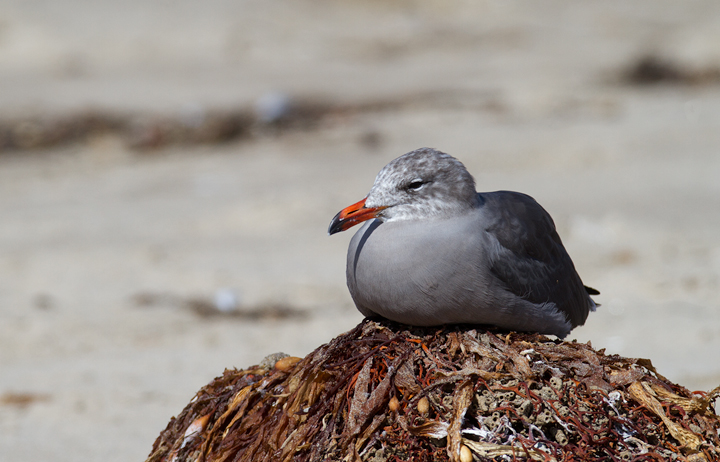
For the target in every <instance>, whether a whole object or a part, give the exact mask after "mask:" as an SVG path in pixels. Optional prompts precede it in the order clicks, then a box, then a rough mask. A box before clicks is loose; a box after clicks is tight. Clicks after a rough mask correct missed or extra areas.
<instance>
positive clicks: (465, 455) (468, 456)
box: [460, 444, 473, 462]
mask: <svg viewBox="0 0 720 462" xmlns="http://www.w3.org/2000/svg"><path fill="white" fill-rule="evenodd" d="M472 461H473V455H472V451H471V450H470V448H468V447H467V446H465V445H464V444H461V445H460V462H472Z"/></svg>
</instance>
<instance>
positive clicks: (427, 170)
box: [328, 148, 599, 338]
mask: <svg viewBox="0 0 720 462" xmlns="http://www.w3.org/2000/svg"><path fill="white" fill-rule="evenodd" d="M366 220H371V221H368V222H367V223H365V225H364V226H363V227H362V228H360V230H359V231H358V232H357V233H356V234H355V236H354V237H353V238H352V240H351V241H350V247H349V249H348V257H347V284H348V287H349V289H350V294H351V295H352V298H353V300H354V301H355V305H356V306H357V308H358V310H360V312H361V313H362V314H364V315H365V316H368V317H371V316H376V315H380V316H382V317H384V318H387V319H390V320H393V321H397V322H401V323H404V324H410V325H415V326H434V325H440V324H454V323H463V324H491V325H495V326H498V327H501V328H503V329H509V330H517V331H531V332H539V333H542V334H554V335H557V336H558V337H561V338H562V337H565V336H566V335H567V334H568V333H569V332H570V331H571V330H572V329H573V328H575V327H576V326H579V325H582V324H584V323H585V319H587V316H588V312H589V311H590V310H593V311H594V310H595V303H594V302H593V300H592V299H591V298H590V296H589V295H596V294H598V293H599V292H597V291H596V290H594V289H592V288H589V287H585V286H584V285H583V283H582V281H581V280H580V276H578V274H577V272H576V271H575V267H574V265H573V262H572V260H571V259H570V256H569V255H568V254H567V252H566V251H565V248H564V247H563V245H562V242H561V241H560V237H559V236H558V234H557V232H556V231H555V224H554V223H553V220H552V218H550V215H549V214H548V213H547V212H546V211H545V209H543V208H542V207H541V206H540V204H538V203H537V202H535V200H534V199H533V198H532V197H530V196H528V195H526V194H521V193H518V192H512V191H496V192H486V193H478V192H476V191H475V180H474V179H473V177H472V176H471V175H470V173H468V171H467V170H466V169H465V166H464V165H463V164H462V163H461V162H460V161H459V160H457V159H455V158H454V157H452V156H450V155H448V154H445V153H442V152H440V151H436V150H434V149H430V148H422V149H418V150H416V151H412V152H409V153H407V154H405V155H403V156H400V157H398V158H397V159H395V160H393V161H392V162H390V163H389V164H387V165H386V166H385V167H384V168H383V169H382V170H381V171H380V173H379V174H378V176H377V178H376V179H375V184H374V185H373V187H372V189H370V193H369V194H368V195H367V197H366V198H365V199H363V200H361V201H360V202H358V203H356V204H353V205H351V206H349V207H347V208H345V209H343V210H342V211H340V213H338V214H337V215H336V216H335V218H333V220H332V222H331V223H330V228H329V229H328V232H329V233H330V234H335V233H337V232H340V231H344V230H346V229H348V228H350V227H352V226H354V225H356V224H358V223H360V222H363V221H366Z"/></svg>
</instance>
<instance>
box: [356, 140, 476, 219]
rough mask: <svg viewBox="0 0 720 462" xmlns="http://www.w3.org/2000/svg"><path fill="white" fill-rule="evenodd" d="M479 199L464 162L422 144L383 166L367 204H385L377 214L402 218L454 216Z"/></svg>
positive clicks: (379, 205) (370, 206) (380, 205)
mask: <svg viewBox="0 0 720 462" xmlns="http://www.w3.org/2000/svg"><path fill="white" fill-rule="evenodd" d="M476 203H477V197H476V191H475V180H474V179H473V177H472V175H470V173H469V172H468V171H467V169H466V168H465V166H464V165H463V164H462V162H460V161H459V160H457V159H456V158H454V157H452V156H450V155H448V154H445V153H444V152H440V151H437V150H435V149H431V148H421V149H417V150H415V151H412V152H409V153H407V154H405V155H402V156H400V157H398V158H397V159H395V160H393V161H392V162H390V163H389V164H387V165H386V166H385V167H384V168H383V169H382V170H380V173H378V176H377V178H376V179H375V184H374V185H373V187H372V189H370V193H369V194H368V196H367V198H366V200H365V207H368V208H374V207H383V209H382V210H381V211H379V212H378V213H377V218H379V219H381V220H382V221H399V220H414V219H426V218H435V217H446V216H452V215H456V214H458V213H462V212H463V211H465V210H467V209H468V208H472V207H474V206H475V205H476Z"/></svg>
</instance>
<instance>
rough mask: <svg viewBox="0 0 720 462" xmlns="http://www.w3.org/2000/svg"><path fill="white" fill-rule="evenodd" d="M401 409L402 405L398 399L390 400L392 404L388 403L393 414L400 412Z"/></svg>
mask: <svg viewBox="0 0 720 462" xmlns="http://www.w3.org/2000/svg"><path fill="white" fill-rule="evenodd" d="M399 407H400V403H399V402H398V399H397V398H396V397H394V396H393V397H392V398H390V402H389V403H388V408H389V409H390V410H391V411H392V412H395V411H397V410H398V408H399Z"/></svg>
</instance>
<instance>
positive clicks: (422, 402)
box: [417, 396, 430, 415]
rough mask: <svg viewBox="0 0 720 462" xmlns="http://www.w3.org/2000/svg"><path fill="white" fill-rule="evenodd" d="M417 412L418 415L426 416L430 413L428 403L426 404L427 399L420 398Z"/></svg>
mask: <svg viewBox="0 0 720 462" xmlns="http://www.w3.org/2000/svg"><path fill="white" fill-rule="evenodd" d="M417 410H418V412H419V413H420V414H423V415H424V414H427V413H428V412H429V411H430V402H428V399H427V398H426V397H424V396H423V397H422V398H420V400H419V401H418V403H417Z"/></svg>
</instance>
